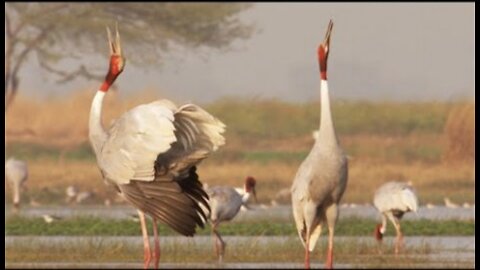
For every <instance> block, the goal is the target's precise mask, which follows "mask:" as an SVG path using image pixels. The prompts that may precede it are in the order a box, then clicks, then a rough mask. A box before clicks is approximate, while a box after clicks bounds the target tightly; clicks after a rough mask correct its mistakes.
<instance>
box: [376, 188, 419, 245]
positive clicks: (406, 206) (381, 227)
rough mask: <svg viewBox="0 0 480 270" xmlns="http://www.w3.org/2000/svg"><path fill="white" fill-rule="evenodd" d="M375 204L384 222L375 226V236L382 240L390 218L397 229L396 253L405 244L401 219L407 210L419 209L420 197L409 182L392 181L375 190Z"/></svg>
mask: <svg viewBox="0 0 480 270" xmlns="http://www.w3.org/2000/svg"><path fill="white" fill-rule="evenodd" d="M373 205H374V206H375V208H377V210H378V211H379V212H380V213H381V215H382V223H381V224H377V226H376V227H375V231H374V235H375V238H376V239H377V240H378V241H379V243H381V242H382V239H383V235H384V234H385V231H386V230H387V218H388V219H390V221H391V222H392V224H393V226H394V227H395V230H396V234H397V237H396V240H395V254H398V253H399V252H400V249H401V247H402V246H403V234H402V230H401V227H400V220H401V219H402V217H403V215H404V214H405V213H407V212H410V211H413V212H417V210H418V198H417V195H416V193H415V190H414V189H413V187H412V186H411V185H410V184H409V183H405V182H397V181H391V182H387V183H385V184H383V185H382V186H380V187H379V188H378V189H377V191H376V192H375V195H374V198H373Z"/></svg>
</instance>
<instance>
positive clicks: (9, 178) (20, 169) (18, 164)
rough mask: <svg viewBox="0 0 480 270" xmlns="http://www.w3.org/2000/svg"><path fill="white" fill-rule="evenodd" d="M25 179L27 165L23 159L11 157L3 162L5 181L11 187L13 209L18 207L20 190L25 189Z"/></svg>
mask: <svg viewBox="0 0 480 270" xmlns="http://www.w3.org/2000/svg"><path fill="white" fill-rule="evenodd" d="M27 179H28V166H27V163H26V162H25V161H22V160H18V159H15V158H13V157H11V158H9V159H8V160H7V161H6V162H5V181H6V183H8V185H9V186H11V187H12V191H13V207H14V210H15V211H18V209H19V208H20V191H21V190H25V189H26V186H25V184H26V181H27Z"/></svg>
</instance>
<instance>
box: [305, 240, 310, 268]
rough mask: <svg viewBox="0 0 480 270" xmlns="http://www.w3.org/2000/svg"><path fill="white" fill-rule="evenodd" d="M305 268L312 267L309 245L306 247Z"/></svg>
mask: <svg viewBox="0 0 480 270" xmlns="http://www.w3.org/2000/svg"><path fill="white" fill-rule="evenodd" d="M305 269H310V251H308V245H306V247H305Z"/></svg>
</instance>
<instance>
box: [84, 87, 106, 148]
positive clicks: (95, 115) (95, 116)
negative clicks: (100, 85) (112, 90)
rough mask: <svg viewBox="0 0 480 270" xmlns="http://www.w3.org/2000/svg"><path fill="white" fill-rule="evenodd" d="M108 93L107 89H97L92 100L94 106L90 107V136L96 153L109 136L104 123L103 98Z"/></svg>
mask: <svg viewBox="0 0 480 270" xmlns="http://www.w3.org/2000/svg"><path fill="white" fill-rule="evenodd" d="M106 93H107V92H106V91H101V90H99V91H97V93H96V94H95V97H94V98H93V101H92V107H91V108H90V119H89V123H88V127H89V130H88V136H89V139H90V142H91V144H92V146H93V150H94V151H95V154H97V153H98V152H99V151H100V149H101V146H102V145H103V142H104V141H105V140H106V138H107V133H106V132H105V129H104V128H103V125H102V106H103V98H104V97H105V94H106Z"/></svg>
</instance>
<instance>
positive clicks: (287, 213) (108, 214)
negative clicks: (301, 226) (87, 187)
mask: <svg viewBox="0 0 480 270" xmlns="http://www.w3.org/2000/svg"><path fill="white" fill-rule="evenodd" d="M5 208H6V211H8V210H9V209H7V207H5ZM136 213H137V212H136V210H135V209H134V208H133V207H130V206H111V207H106V206H103V205H101V206H96V205H85V206H72V207H64V206H58V207H55V206H45V207H44V206H42V207H25V208H22V209H21V211H20V213H19V214H20V215H22V216H27V217H41V216H42V215H44V214H49V215H55V216H59V217H70V216H96V217H105V218H114V219H124V218H128V217H129V216H130V215H134V214H136ZM342 217H360V218H371V219H379V218H380V214H379V213H378V211H377V210H376V209H375V208H374V207H373V206H365V205H358V206H356V207H354V208H352V207H342V208H340V218H342ZM404 219H405V220H418V219H431V220H447V219H459V220H471V219H473V220H475V208H463V207H460V208H447V207H444V206H436V207H435V208H431V209H429V208H426V207H420V208H419V210H418V212H417V213H416V214H415V213H407V214H406V215H405V216H404ZM244 220H289V221H292V220H293V216H292V208H291V206H288V205H279V206H268V207H267V206H261V205H253V206H252V210H247V211H240V213H239V214H238V216H237V217H235V219H234V221H244Z"/></svg>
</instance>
